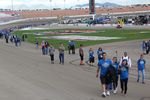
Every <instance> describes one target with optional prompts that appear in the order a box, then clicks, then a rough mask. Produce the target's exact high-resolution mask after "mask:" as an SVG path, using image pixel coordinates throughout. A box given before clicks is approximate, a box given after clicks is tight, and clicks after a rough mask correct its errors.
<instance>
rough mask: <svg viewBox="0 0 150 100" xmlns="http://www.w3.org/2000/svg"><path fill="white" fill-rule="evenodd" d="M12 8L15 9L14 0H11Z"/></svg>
mask: <svg viewBox="0 0 150 100" xmlns="http://www.w3.org/2000/svg"><path fill="white" fill-rule="evenodd" d="M11 10H12V11H14V1H13V0H11Z"/></svg>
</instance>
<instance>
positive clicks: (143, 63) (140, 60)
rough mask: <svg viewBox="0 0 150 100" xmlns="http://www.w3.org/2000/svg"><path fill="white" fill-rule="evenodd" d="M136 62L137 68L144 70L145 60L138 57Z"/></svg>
mask: <svg viewBox="0 0 150 100" xmlns="http://www.w3.org/2000/svg"><path fill="white" fill-rule="evenodd" d="M137 64H138V70H144V69H145V64H146V61H145V60H144V59H139V60H138V62H137Z"/></svg>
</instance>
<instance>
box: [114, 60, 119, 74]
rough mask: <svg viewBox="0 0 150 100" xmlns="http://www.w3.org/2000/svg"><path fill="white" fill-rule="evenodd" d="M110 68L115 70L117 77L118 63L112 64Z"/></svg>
mask: <svg viewBox="0 0 150 100" xmlns="http://www.w3.org/2000/svg"><path fill="white" fill-rule="evenodd" d="M112 67H114V68H115V71H116V75H117V76H118V68H119V63H118V62H115V63H112Z"/></svg>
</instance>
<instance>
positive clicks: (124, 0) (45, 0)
mask: <svg viewBox="0 0 150 100" xmlns="http://www.w3.org/2000/svg"><path fill="white" fill-rule="evenodd" d="M12 1H13V5H14V9H18V8H19V7H20V8H23V7H24V8H26V7H29V8H31V9H32V8H33V7H36V8H37V9H38V7H41V6H43V5H44V6H45V7H46V8H47V9H50V8H70V7H71V6H74V5H77V4H85V3H88V2H89V0H0V8H6V9H7V8H9V9H11V5H12ZM50 1H51V2H50ZM64 1H65V2H64ZM95 1H96V3H105V2H111V3H116V4H120V5H131V4H150V0H111V1H110V0H95ZM35 5H38V6H35ZM15 7H16V8H15ZM33 9H34V8H33Z"/></svg>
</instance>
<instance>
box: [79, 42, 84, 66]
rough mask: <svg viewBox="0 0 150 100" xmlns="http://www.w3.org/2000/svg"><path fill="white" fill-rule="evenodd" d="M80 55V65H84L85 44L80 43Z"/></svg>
mask: <svg viewBox="0 0 150 100" xmlns="http://www.w3.org/2000/svg"><path fill="white" fill-rule="evenodd" d="M79 56H80V65H84V51H83V45H82V44H80V48H79Z"/></svg>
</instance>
